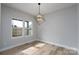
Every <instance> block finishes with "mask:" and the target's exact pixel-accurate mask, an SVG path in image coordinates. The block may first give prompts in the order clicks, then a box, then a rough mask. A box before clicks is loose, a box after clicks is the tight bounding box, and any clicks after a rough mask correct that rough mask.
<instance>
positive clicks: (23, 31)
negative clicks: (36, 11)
mask: <svg viewBox="0 0 79 59" xmlns="http://www.w3.org/2000/svg"><path fill="white" fill-rule="evenodd" d="M12 20H18V21H22V22H23V29H22V36H16V37H13V36H12ZM26 21H27V22H32V21H28V20H20V19H14V18H12V19H11V38H12V39H17V38H22V37H31V36H32V35H33V22H32V35H25V22H26Z"/></svg>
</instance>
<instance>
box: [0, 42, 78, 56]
mask: <svg viewBox="0 0 79 59" xmlns="http://www.w3.org/2000/svg"><path fill="white" fill-rule="evenodd" d="M0 55H77V51H74V50H72V49H66V48H63V47H59V46H56V45H51V44H48V43H45V42H40V41H34V42H31V43H26V44H24V45H21V46H18V47H15V48H12V49H9V50H6V51H3V52H0Z"/></svg>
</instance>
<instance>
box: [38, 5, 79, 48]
mask: <svg viewBox="0 0 79 59" xmlns="http://www.w3.org/2000/svg"><path fill="white" fill-rule="evenodd" d="M44 18H45V20H46V21H45V22H44V23H43V24H41V25H40V26H39V27H38V28H39V31H38V33H39V34H40V35H39V38H40V40H42V41H46V42H51V43H55V44H59V45H62V46H64V47H71V48H78V39H77V30H78V29H77V24H78V23H77V5H73V6H70V7H67V8H64V9H61V10H57V11H55V12H52V13H50V14H48V15H45V17H44Z"/></svg>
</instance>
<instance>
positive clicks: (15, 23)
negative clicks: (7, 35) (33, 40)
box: [12, 20, 23, 37]
mask: <svg viewBox="0 0 79 59" xmlns="http://www.w3.org/2000/svg"><path fill="white" fill-rule="evenodd" d="M22 30H23V21H20V20H12V37H17V36H22V33H23V31H22Z"/></svg>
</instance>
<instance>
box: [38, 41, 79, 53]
mask: <svg viewBox="0 0 79 59" xmlns="http://www.w3.org/2000/svg"><path fill="white" fill-rule="evenodd" d="M39 41H42V42H46V43H49V44H53V45H56V46H60V47H64V48H67V49H72V50H75V51H78V52H79V50H78V49H77V48H73V47H68V46H65V45H61V44H58V43H53V42H50V41H46V40H39Z"/></svg>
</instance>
